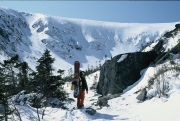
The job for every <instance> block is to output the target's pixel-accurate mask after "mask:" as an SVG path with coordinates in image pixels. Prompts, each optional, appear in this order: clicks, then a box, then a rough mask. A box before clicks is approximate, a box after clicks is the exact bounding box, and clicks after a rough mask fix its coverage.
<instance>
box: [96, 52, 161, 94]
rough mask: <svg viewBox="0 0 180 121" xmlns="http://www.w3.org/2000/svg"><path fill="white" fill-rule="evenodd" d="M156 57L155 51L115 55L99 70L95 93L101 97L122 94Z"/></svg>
mask: <svg viewBox="0 0 180 121" xmlns="http://www.w3.org/2000/svg"><path fill="white" fill-rule="evenodd" d="M124 55H126V57H124ZM157 56H158V54H157V53H156V52H155V51H151V52H136V53H127V54H121V55H117V56H115V57H113V58H112V59H111V60H107V61H106V62H105V63H104V64H103V66H102V67H101V70H100V78H99V83H98V86H97V92H98V93H99V94H102V95H103V96H105V95H107V94H117V93H122V92H123V90H124V89H125V88H127V87H128V86H129V85H132V84H133V83H135V82H136V81H137V80H138V79H139V78H140V77H141V75H140V71H141V70H142V69H144V68H146V67H148V65H149V64H150V63H151V62H153V61H154V60H155V58H156V57H157ZM122 57H124V58H122Z"/></svg>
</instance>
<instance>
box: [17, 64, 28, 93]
mask: <svg viewBox="0 0 180 121" xmlns="http://www.w3.org/2000/svg"><path fill="white" fill-rule="evenodd" d="M18 68H19V74H18V77H19V86H18V87H19V90H20V91H21V90H26V88H27V86H28V75H27V74H28V64H27V63H26V62H23V63H20V64H19V65H18Z"/></svg>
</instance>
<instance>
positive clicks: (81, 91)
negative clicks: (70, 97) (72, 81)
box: [77, 71, 88, 108]
mask: <svg viewBox="0 0 180 121" xmlns="http://www.w3.org/2000/svg"><path fill="white" fill-rule="evenodd" d="M85 90H86V94H88V86H87V82H86V79H85V77H83V72H82V71H80V73H79V96H78V97H77V107H78V108H82V107H84V98H85Z"/></svg>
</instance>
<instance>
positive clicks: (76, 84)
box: [72, 61, 80, 98]
mask: <svg viewBox="0 0 180 121" xmlns="http://www.w3.org/2000/svg"><path fill="white" fill-rule="evenodd" d="M79 68H80V63H79V61H75V62H74V81H73V82H72V85H74V98H77V97H78V95H79Z"/></svg>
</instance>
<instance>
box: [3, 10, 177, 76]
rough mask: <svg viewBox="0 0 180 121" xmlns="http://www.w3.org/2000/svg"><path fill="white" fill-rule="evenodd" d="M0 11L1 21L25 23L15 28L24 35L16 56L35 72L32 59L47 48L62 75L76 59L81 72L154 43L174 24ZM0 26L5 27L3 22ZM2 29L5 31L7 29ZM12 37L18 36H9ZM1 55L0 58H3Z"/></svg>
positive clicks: (55, 66) (34, 59) (17, 47)
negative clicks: (94, 19) (123, 21)
mask: <svg viewBox="0 0 180 121" xmlns="http://www.w3.org/2000/svg"><path fill="white" fill-rule="evenodd" d="M0 9H1V11H0V14H1V15H2V16H3V17H4V18H3V19H5V20H6V19H7V21H8V20H9V18H8V15H9V16H10V17H11V18H13V19H17V22H18V20H19V19H20V20H22V21H23V22H24V23H27V27H26V28H23V29H22V28H19V26H17V25H15V28H17V29H18V30H19V31H20V32H22V34H23V35H25V36H24V37H22V39H23V44H22V43H20V44H19V45H18V44H16V46H15V48H16V53H18V54H19V55H20V57H21V59H22V60H23V61H26V62H28V64H29V66H30V67H31V68H32V69H33V70H35V66H36V65H37V63H36V60H37V59H38V58H40V57H41V55H42V53H43V52H44V50H45V49H46V48H47V49H49V50H50V51H51V55H52V56H53V57H54V58H55V59H56V61H55V63H54V68H55V69H56V70H57V69H63V70H66V73H67V70H68V69H70V68H73V63H74V62H75V61H76V60H78V61H80V63H81V69H82V70H85V69H87V68H88V67H89V66H93V67H96V66H97V64H103V63H104V60H105V59H107V58H111V57H114V56H115V55H117V54H122V53H128V52H136V51H138V50H140V49H141V47H142V46H143V45H146V44H147V43H149V42H154V41H155V40H157V39H159V38H160V37H161V36H162V35H163V34H164V33H165V32H167V31H170V30H173V29H174V28H175V24H176V22H174V23H147V24H145V23H114V22H103V21H93V20H85V19H74V18H62V17H56V16H51V15H43V14H40V13H39V14H38V13H25V12H18V11H15V10H12V9H8V8H5V7H0ZM13 19H12V21H13ZM9 22H10V24H12V25H13V23H11V21H9ZM1 24H2V26H5V27H6V26H7V25H5V22H2V23H1ZM6 29H7V30H8V28H7V27H6ZM13 34H14V33H13ZM10 36H11V35H10ZM16 36H18V35H13V37H16ZM13 37H11V38H13ZM11 41H14V40H11ZM9 46H10V45H9ZM16 53H14V54H16ZM1 56H2V58H4V56H5V55H3V54H2V55H1ZM105 57H107V58H105Z"/></svg>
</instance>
